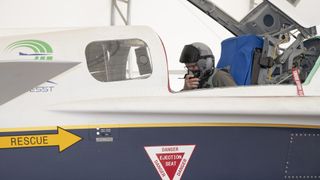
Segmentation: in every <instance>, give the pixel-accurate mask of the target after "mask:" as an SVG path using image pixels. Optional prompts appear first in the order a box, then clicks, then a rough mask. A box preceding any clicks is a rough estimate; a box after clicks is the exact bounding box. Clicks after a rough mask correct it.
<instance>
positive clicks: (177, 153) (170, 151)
mask: <svg viewBox="0 0 320 180" xmlns="http://www.w3.org/2000/svg"><path fill="white" fill-rule="evenodd" d="M144 148H145V150H146V152H147V153H148V155H149V157H150V159H151V161H152V163H153V165H154V167H155V168H156V169H157V171H158V173H159V175H160V177H161V179H162V180H179V179H181V177H182V174H183V172H184V170H185V168H186V167H187V164H188V162H189V159H190V157H191V155H192V152H193V150H194V148H195V145H173V146H172V145H170V146H146V147H144Z"/></svg>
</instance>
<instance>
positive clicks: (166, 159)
mask: <svg viewBox="0 0 320 180" xmlns="http://www.w3.org/2000/svg"><path fill="white" fill-rule="evenodd" d="M156 155H157V157H158V159H159V161H160V163H161V164H162V166H163V168H164V170H165V171H166V173H167V175H168V176H169V178H170V180H173V178H174V176H175V174H176V172H177V169H178V167H179V165H180V163H181V160H182V158H183V156H184V153H158V154H156Z"/></svg>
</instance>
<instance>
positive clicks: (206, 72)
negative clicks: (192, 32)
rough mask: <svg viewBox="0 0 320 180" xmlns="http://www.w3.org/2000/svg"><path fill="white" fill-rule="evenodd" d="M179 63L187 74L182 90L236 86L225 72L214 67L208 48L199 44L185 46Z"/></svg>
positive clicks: (212, 57)
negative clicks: (182, 64)
mask: <svg viewBox="0 0 320 180" xmlns="http://www.w3.org/2000/svg"><path fill="white" fill-rule="evenodd" d="M180 62H181V63H184V64H185V67H186V68H187V71H188V72H187V74H186V75H185V77H184V79H185V82H184V87H183V90H191V89H198V88H213V87H224V86H236V83H235V82H234V80H233V78H232V76H231V75H230V74H229V73H228V72H227V71H226V70H220V69H217V68H215V67H214V56H213V54H212V52H211V50H210V48H209V47H208V46H207V45H205V44H203V43H200V42H196V43H192V44H189V45H185V46H184V48H183V50H182V53H181V56H180Z"/></svg>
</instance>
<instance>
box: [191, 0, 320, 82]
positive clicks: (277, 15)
mask: <svg viewBox="0 0 320 180" xmlns="http://www.w3.org/2000/svg"><path fill="white" fill-rule="evenodd" d="M189 2H191V3H192V4H193V5H195V6H196V7H198V8H199V9H200V10H202V11H203V12H204V13H206V14H207V15H208V16H210V17H211V18H212V19H214V20H215V21H217V22H218V23H220V24H221V25H222V26H224V27H225V28H226V29H228V30H229V31H230V32H231V33H233V34H234V35H235V37H233V38H229V39H226V40H224V41H223V42H222V43H221V46H222V47H221V48H222V52H221V57H220V61H219V62H218V64H217V67H218V68H229V69H230V73H231V75H232V76H233V77H234V79H235V81H236V83H237V84H238V85H263V84H293V83H294V82H295V77H294V75H295V74H296V73H298V74H299V78H300V81H301V82H302V83H303V82H306V81H310V79H311V76H312V73H313V71H312V69H313V67H314V66H315V64H316V60H317V59H318V56H319V54H320V40H319V38H316V37H314V36H315V35H316V34H317V31H316V27H315V26H311V27H303V26H301V25H300V24H298V23H297V22H296V21H295V20H294V19H292V18H291V17H290V16H288V15H287V14H285V13H284V12H283V11H282V10H280V9H279V8H278V7H277V6H275V5H274V4H272V3H271V1H250V2H251V6H250V8H249V9H245V10H243V11H240V10H239V11H237V12H234V11H230V10H229V9H228V7H226V6H225V4H224V3H222V2H220V1H212V0H211V1H210V0H208V1H203V0H189ZM272 2H273V1H272ZM288 2H289V3H290V5H291V6H293V7H297V6H299V5H300V6H301V4H302V2H299V1H288ZM287 4H288V3H287ZM312 37H314V38H312ZM310 38H311V39H310ZM317 66H318V65H317ZM309 75H311V76H309Z"/></svg>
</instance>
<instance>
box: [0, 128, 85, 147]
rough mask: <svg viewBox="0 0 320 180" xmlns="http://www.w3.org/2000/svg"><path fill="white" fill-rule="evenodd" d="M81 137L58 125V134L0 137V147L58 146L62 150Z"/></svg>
mask: <svg viewBox="0 0 320 180" xmlns="http://www.w3.org/2000/svg"><path fill="white" fill-rule="evenodd" d="M81 139H82V138H81V137H79V136H77V135H75V134H72V133H70V132H68V131H66V130H64V129H62V128H60V127H58V134H42V135H19V136H4V137H0V149H7V148H26V147H47V146H59V152H62V151H64V150H65V149H67V148H68V147H70V146H72V145H73V144H75V143H77V142H78V141H80V140H81Z"/></svg>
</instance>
